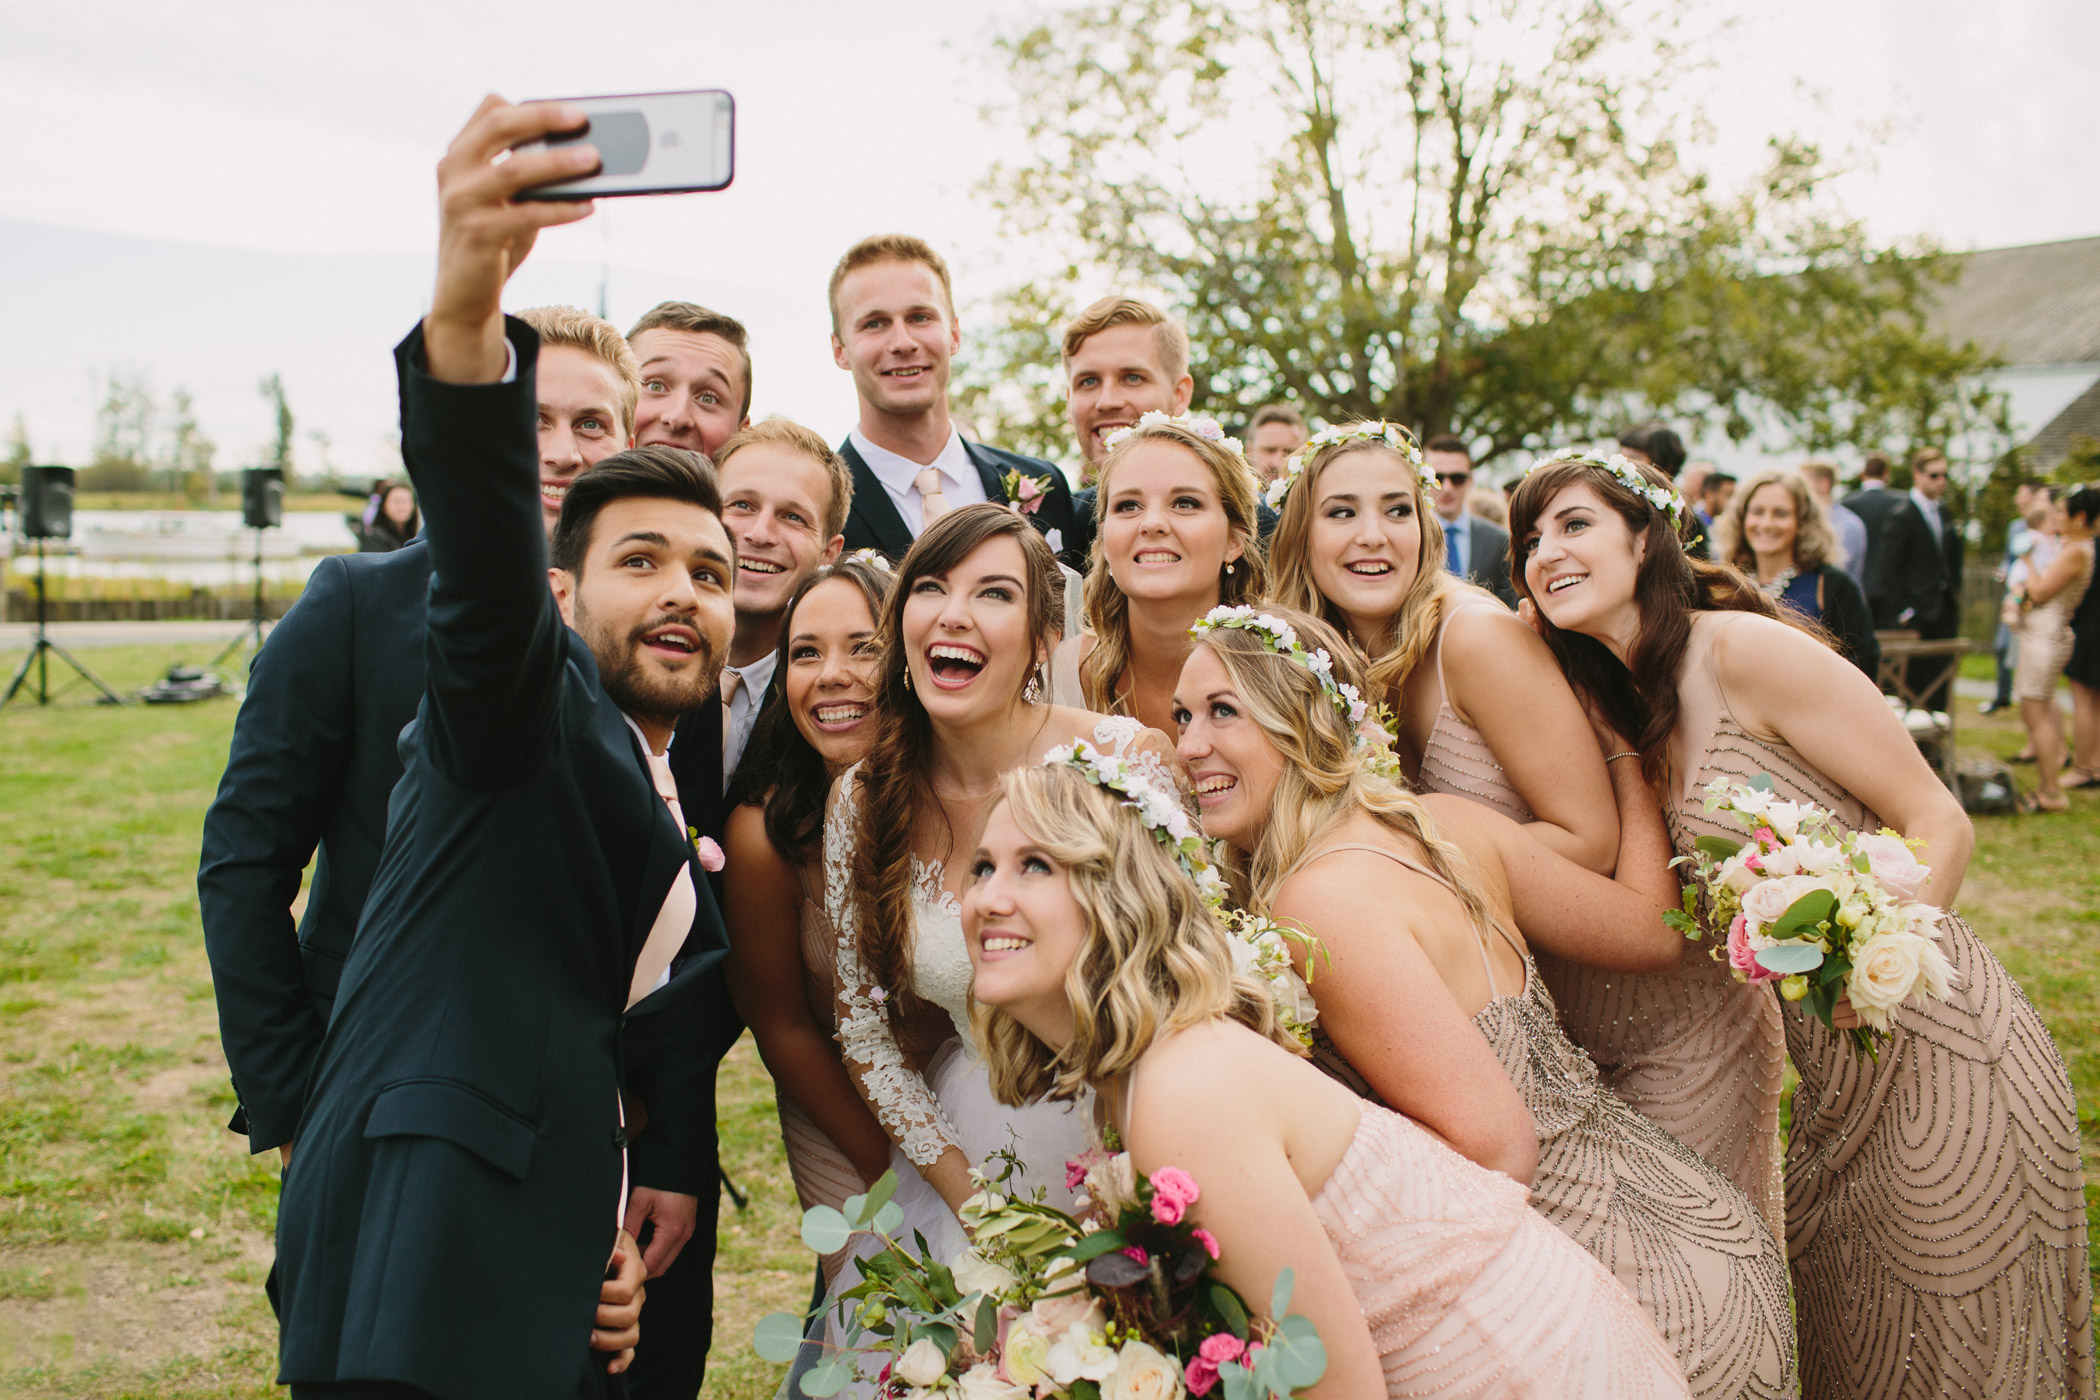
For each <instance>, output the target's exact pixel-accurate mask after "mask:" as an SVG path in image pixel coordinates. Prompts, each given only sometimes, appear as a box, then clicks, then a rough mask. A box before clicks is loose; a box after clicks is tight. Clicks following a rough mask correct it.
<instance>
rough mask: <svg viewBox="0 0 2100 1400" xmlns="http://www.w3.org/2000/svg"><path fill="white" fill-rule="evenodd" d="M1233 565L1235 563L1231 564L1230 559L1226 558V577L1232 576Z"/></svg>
mask: <svg viewBox="0 0 2100 1400" xmlns="http://www.w3.org/2000/svg"><path fill="white" fill-rule="evenodd" d="M1235 567H1236V566H1235V565H1234V564H1233V562H1232V561H1231V560H1230V559H1228V560H1226V561H1225V577H1227V578H1231V577H1232V571H1233V569H1234V568H1235Z"/></svg>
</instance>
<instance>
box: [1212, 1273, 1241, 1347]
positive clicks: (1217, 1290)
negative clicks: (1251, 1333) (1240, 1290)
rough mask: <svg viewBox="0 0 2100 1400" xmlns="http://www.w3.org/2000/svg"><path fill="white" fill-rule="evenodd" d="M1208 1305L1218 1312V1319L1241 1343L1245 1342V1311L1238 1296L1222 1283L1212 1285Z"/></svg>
mask: <svg viewBox="0 0 2100 1400" xmlns="http://www.w3.org/2000/svg"><path fill="white" fill-rule="evenodd" d="M1210 1305H1211V1306H1212V1307H1213V1308H1216V1309H1217V1311H1218V1317H1219V1319H1220V1320H1221V1321H1223V1322H1224V1324H1225V1326H1226V1327H1227V1328H1228V1329H1229V1330H1230V1331H1231V1333H1232V1335H1233V1336H1235V1337H1238V1338H1239V1339H1240V1340H1241V1341H1243V1342H1244V1341H1246V1340H1247V1309H1246V1308H1245V1307H1244V1306H1243V1305H1242V1304H1241V1303H1240V1295H1239V1294H1237V1293H1235V1292H1233V1291H1232V1290H1231V1289H1229V1288H1227V1287H1226V1286H1225V1285H1224V1284H1222V1283H1214V1284H1212V1285H1211V1289H1210Z"/></svg>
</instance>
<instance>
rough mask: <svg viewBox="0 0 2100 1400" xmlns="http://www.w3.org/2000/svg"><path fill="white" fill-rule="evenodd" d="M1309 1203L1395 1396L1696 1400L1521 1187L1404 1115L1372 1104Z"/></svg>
mask: <svg viewBox="0 0 2100 1400" xmlns="http://www.w3.org/2000/svg"><path fill="white" fill-rule="evenodd" d="M1312 1204H1313V1211H1314V1213H1315V1214H1316V1215H1318V1216H1319V1219H1320V1224H1321V1226H1322V1227H1323V1228H1324V1229H1325V1231H1326V1233H1327V1239H1328V1242H1329V1243H1331V1244H1332V1245H1333V1246H1334V1252H1335V1256H1336V1257H1337V1258H1338V1259H1339V1260H1340V1261H1341V1265H1342V1271H1343V1273H1344V1274H1346V1275H1347V1277H1348V1279H1349V1286H1350V1288H1351V1289H1352V1290H1353V1291H1354V1292H1355V1294H1356V1300H1357V1303H1358V1305H1359V1306H1360V1307H1361V1308H1362V1309H1363V1315H1364V1321H1365V1322H1367V1323H1369V1324H1370V1328H1371V1339H1372V1341H1373V1342H1374V1343H1375V1344H1376V1345H1377V1347H1378V1355H1379V1360H1380V1361H1381V1363H1382V1364H1383V1366H1384V1369H1385V1386H1386V1394H1387V1395H1388V1396H1391V1397H1393V1400H1399V1397H1401V1396H1410V1397H1439V1398H1441V1397H1449V1400H1459V1397H1487V1396H1494V1397H1509V1400H1548V1398H1549V1397H1551V1400H1640V1397H1648V1396H1658V1397H1659V1396H1683V1395H1684V1394H1685V1393H1686V1391H1685V1384H1684V1377H1683V1376H1682V1375H1680V1374H1679V1373H1678V1369H1677V1363H1676V1361H1675V1359H1674V1358H1672V1357H1671V1355H1670V1351H1669V1348H1668V1347H1667V1346H1665V1345H1664V1344H1663V1340H1662V1337H1661V1336H1660V1334H1658V1333H1657V1332H1656V1330H1655V1327H1654V1325H1653V1324H1652V1323H1650V1322H1649V1320H1648V1317H1647V1314H1646V1313H1644V1312H1643V1311H1642V1310H1641V1308H1640V1306H1639V1305H1638V1304H1636V1303H1635V1302H1634V1301H1633V1299H1632V1297H1631V1296H1629V1295H1628V1294H1627V1292H1626V1291H1625V1290H1624V1289H1623V1288H1621V1287H1619V1285H1618V1284H1617V1283H1616V1282H1615V1281H1614V1280H1613V1279H1612V1276H1611V1275H1610V1274H1609V1273H1607V1272H1606V1271H1605V1269H1604V1266H1603V1265H1601V1264H1599V1263H1598V1262H1597V1261H1596V1260H1595V1259H1592V1258H1591V1257H1590V1256H1589V1255H1587V1254H1585V1253H1583V1252H1582V1251H1581V1250H1580V1249H1577V1248H1574V1247H1573V1246H1572V1245H1570V1244H1569V1242H1568V1240H1567V1238H1566V1236H1564V1235H1562V1234H1561V1233H1560V1232H1559V1231H1557V1230H1555V1229H1554V1228H1553V1227H1552V1226H1550V1225H1548V1224H1547V1223H1546V1222H1545V1221H1543V1220H1541V1219H1540V1218H1539V1216H1538V1214H1537V1213H1536V1212H1534V1211H1532V1210H1531V1209H1530V1208H1529V1207H1528V1206H1527V1205H1526V1204H1525V1196H1524V1188H1523V1187H1521V1186H1519V1185H1517V1183H1516V1182H1514V1181H1511V1180H1510V1179H1509V1178H1508V1177H1506V1176H1503V1175H1502V1174H1501V1173H1500V1172H1492V1171H1489V1170H1487V1169H1486V1168H1485V1167H1480V1166H1476V1165H1475V1164H1473V1163H1472V1162H1469V1161H1467V1160H1466V1159H1465V1158H1463V1157H1461V1156H1459V1155H1458V1153H1456V1152H1454V1151H1452V1150H1451V1149H1450V1148H1449V1147H1446V1146H1445V1145H1444V1144H1443V1143H1442V1142H1439V1141H1438V1140H1437V1139H1435V1138H1433V1137H1431V1136H1430V1135H1429V1134H1428V1133H1426V1132H1424V1131H1423V1130H1422V1129H1421V1128H1419V1127H1417V1126H1416V1125H1415V1124H1414V1123H1412V1122H1410V1121H1408V1120H1407V1119H1406V1118H1403V1117H1401V1116H1400V1115H1399V1114H1397V1113H1394V1112H1391V1111H1390V1110H1388V1109H1384V1108H1380V1107H1378V1106H1377V1105H1376V1104H1368V1103H1367V1104H1365V1105H1364V1106H1363V1116H1362V1117H1361V1118H1360V1119H1359V1120H1358V1122H1357V1127H1356V1136H1355V1138H1354V1139H1353V1140H1351V1142H1350V1144H1349V1150H1348V1151H1347V1152H1346V1153H1344V1154H1343V1156H1342V1160H1341V1161H1340V1162H1339V1163H1338V1164H1337V1165H1336V1166H1335V1169H1334V1172H1333V1174H1332V1175H1330V1176H1329V1177H1328V1178H1327V1181H1326V1184H1325V1185H1323V1186H1322V1187H1321V1188H1320V1190H1319V1193H1318V1194H1317V1195H1315V1196H1314V1197H1313V1202H1312Z"/></svg>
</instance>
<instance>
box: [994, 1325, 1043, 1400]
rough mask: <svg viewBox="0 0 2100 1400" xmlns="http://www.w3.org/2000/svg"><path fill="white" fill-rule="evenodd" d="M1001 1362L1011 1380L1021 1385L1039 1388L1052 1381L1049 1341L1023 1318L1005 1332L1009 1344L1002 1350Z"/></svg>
mask: <svg viewBox="0 0 2100 1400" xmlns="http://www.w3.org/2000/svg"><path fill="white" fill-rule="evenodd" d="M999 1359H1000V1360H1001V1361H1002V1362H1003V1363H1004V1364H1005V1366H1006V1374H1007V1377H1008V1378H1009V1379H1010V1380H1013V1381H1015V1382H1017V1383H1018V1384H1021V1385H1038V1384H1041V1383H1042V1382H1043V1381H1047V1380H1049V1379H1050V1338H1049V1337H1048V1336H1047V1335H1045V1334H1044V1332H1043V1329H1042V1328H1041V1327H1038V1326H1037V1325H1036V1324H1035V1323H1034V1322H1032V1321H1031V1320H1029V1319H1028V1318H1025V1317H1024V1318H1022V1319H1021V1320H1020V1321H1018V1322H1016V1323H1015V1324H1014V1325H1013V1326H1011V1327H1009V1328H1007V1329H1006V1341H1005V1343H1004V1344H1003V1345H1002V1346H1001V1347H1000V1349H999Z"/></svg>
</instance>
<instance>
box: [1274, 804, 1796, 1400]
mask: <svg viewBox="0 0 2100 1400" xmlns="http://www.w3.org/2000/svg"><path fill="white" fill-rule="evenodd" d="M1346 850H1361V851H1370V852H1372V853H1374V854H1376V855H1382V856H1385V857H1387V858H1388V859H1390V860H1393V861H1396V862H1398V863H1399V864H1401V865H1403V866H1406V867H1407V868H1408V869H1410V870H1412V871H1414V872H1415V873H1416V874H1418V875H1422V876H1425V877H1427V878H1428V879H1431V880H1435V881H1436V882H1437V883H1438V884H1442V885H1445V886H1446V887H1447V888H1448V887H1449V885H1448V882H1447V881H1445V880H1444V879H1443V877H1442V876H1440V875H1438V874H1437V873H1436V872H1435V871H1433V870H1430V869H1428V868H1427V867H1425V866H1422V865H1419V864H1417V863H1416V862H1414V861H1411V860H1408V859H1406V858H1405V857H1403V856H1401V855H1400V854H1399V853H1398V852H1396V851H1389V850H1387V849H1385V848H1384V847H1382V846H1372V845H1356V844H1346V845H1338V846H1329V847H1327V848H1326V849H1325V850H1323V851H1322V852H1321V854H1322V855H1324V854H1326V853H1327V851H1346ZM1496 932H1497V933H1498V934H1500V936H1501V937H1502V938H1503V939H1504V940H1505V941H1507V942H1509V944H1510V947H1511V950H1512V951H1514V952H1516V953H1517V954H1518V955H1519V956H1520V957H1523V959H1524V966H1525V979H1524V987H1523V990H1522V991H1521V992H1518V993H1516V994H1513V995H1509V996H1504V995H1502V994H1501V993H1500V991H1499V990H1498V989H1497V988H1496V986H1495V971H1494V967H1493V965H1492V964H1491V963H1490V962H1489V960H1488V957H1487V949H1486V948H1485V946H1483V947H1482V949H1481V965H1482V967H1483V968H1485V969H1486V971H1487V978H1488V991H1489V997H1490V999H1489V1001H1488V1004H1487V1005H1486V1006H1484V1007H1482V1008H1481V1009H1480V1013H1479V1014H1478V1015H1476V1016H1475V1017H1474V1018H1473V1024H1474V1025H1475V1026H1476V1027H1478V1028H1479V1030H1480V1034H1481V1035H1482V1037H1483V1038H1485V1039H1486V1041H1487V1042H1488V1044H1489V1046H1491V1047H1492V1048H1493V1049H1494V1052H1495V1058H1496V1059H1497V1060H1499V1061H1500V1062H1501V1064H1502V1067H1503V1069H1504V1070H1505V1071H1506V1072H1507V1073H1508V1075H1509V1078H1510V1082H1511V1083H1513V1084H1514V1085H1516V1087H1517V1092H1518V1093H1519V1094H1521V1095H1523V1098H1524V1106H1525V1107H1526V1108H1527V1109H1529V1110H1530V1112H1531V1121H1532V1126H1533V1127H1534V1129H1535V1130H1536V1131H1537V1133H1538V1139H1539V1165H1538V1172H1537V1174H1536V1175H1535V1176H1534V1177H1533V1178H1532V1185H1531V1203H1532V1205H1533V1206H1535V1207H1536V1208H1537V1209H1538V1212H1539V1214H1541V1215H1543V1216H1544V1217H1545V1218H1546V1219H1547V1220H1549V1221H1551V1222H1552V1223H1553V1224H1554V1225H1556V1226H1558V1227H1559V1228H1560V1229H1561V1231H1562V1232H1563V1233H1565V1234H1566V1235H1568V1237H1569V1238H1571V1239H1573V1240H1574V1241H1575V1242H1576V1243H1577V1244H1579V1245H1581V1246H1582V1247H1583V1248H1584V1249H1586V1250H1588V1251H1589V1252H1590V1253H1591V1254H1592V1255H1594V1256H1595V1257H1596V1258H1597V1260H1598V1262H1600V1263H1602V1264H1603V1265H1604V1266H1605V1267H1606V1268H1607V1269H1610V1270H1611V1272H1612V1274H1613V1276H1614V1277H1616V1278H1617V1279H1618V1280H1619V1282H1620V1283H1621V1284H1622V1285H1624V1287H1625V1289H1626V1291H1627V1292H1628V1293H1629V1294H1631V1295H1632V1296H1633V1297H1635V1298H1637V1299H1638V1300H1639V1301H1640V1304H1641V1306H1642V1307H1643V1308H1645V1309H1646V1310H1647V1312H1648V1315H1649V1317H1650V1318H1652V1319H1653V1320H1654V1322H1655V1325H1656V1326H1657V1328H1659V1329H1660V1330H1661V1332H1662V1335H1663V1340H1664V1341H1665V1342H1666V1343H1668V1344H1669V1346H1670V1349H1671V1350H1672V1352H1674V1353H1675V1355H1676V1358H1677V1364H1678V1366H1679V1368H1680V1369H1681V1370H1682V1371H1683V1372H1684V1375H1685V1378H1686V1380H1687V1381H1688V1382H1689V1383H1690V1386H1691V1393H1692V1394H1693V1395H1694V1396H1701V1397H1709V1396H1710V1397H1713V1398H1714V1400H1721V1397H1724V1396H1730V1397H1732V1396H1755V1397H1774V1398H1776V1397H1785V1396H1792V1395H1796V1394H1798V1393H1799V1390H1798V1387H1797V1378H1796V1374H1795V1364H1794V1322H1793V1316H1792V1312H1791V1308H1790V1305H1789V1303H1788V1299H1787V1277H1786V1258H1785V1256H1784V1255H1783V1254H1782V1253H1781V1252H1780V1248H1779V1243H1778V1241H1777V1240H1775V1239H1774V1238H1773V1237H1772V1233H1771V1231H1770V1230H1768V1229H1767V1228H1766V1227H1765V1224H1764V1221H1763V1220H1762V1219H1761V1218H1760V1217H1759V1216H1758V1214H1757V1211H1756V1209H1755V1207H1753V1206H1752V1205H1751V1204H1750V1201H1749V1199H1748V1198H1747V1197H1745V1196H1744V1195H1743V1193H1742V1192H1741V1191H1740V1190H1738V1189H1737V1188H1736V1187H1735V1185H1734V1183H1732V1182H1730V1181H1729V1180H1728V1179H1727V1177H1725V1176H1723V1175H1722V1174H1721V1173H1720V1172H1718V1171H1716V1170H1715V1169H1714V1168H1713V1167H1711V1166H1709V1165H1708V1164H1707V1163H1706V1162H1705V1161H1703V1160H1702V1159H1701V1158H1700V1157H1699V1155H1698V1154H1697V1153H1695V1152H1693V1151H1692V1150H1691V1149H1690V1148H1688V1147H1686V1146H1685V1145H1684V1144H1683V1143H1681V1142H1679V1141H1677V1139H1675V1138H1673V1137H1671V1136H1670V1135H1669V1134H1668V1133H1665V1132H1663V1131H1662V1130H1661V1129H1660V1128H1658V1127H1656V1126H1655V1125H1654V1124H1653V1123H1650V1122H1649V1121H1648V1120H1647V1119H1645V1118H1643V1117H1641V1116H1640V1114H1638V1113H1636V1112H1634V1111H1633V1110H1632V1109H1631V1108H1629V1107H1627V1105H1626V1104H1625V1102H1624V1101H1623V1100H1621V1099H1619V1098H1618V1097H1616V1096H1615V1095H1613V1094H1612V1093H1611V1092H1610V1091H1609V1090H1608V1089H1606V1088H1605V1087H1604V1085H1603V1084H1602V1083H1601V1082H1600V1081H1599V1080H1598V1078H1597V1069H1596V1066H1595V1065H1592V1064H1591V1063H1590V1059H1589V1056H1587V1055H1585V1054H1583V1053H1582V1051H1581V1050H1579V1049H1577V1048H1576V1047H1575V1046H1574V1045H1573V1044H1572V1043H1571V1042H1570V1041H1569V1040H1568V1037H1567V1036H1566V1035H1565V1034H1564V1033H1563V1032H1562V1031H1561V1028H1560V1022H1559V1021H1558V1020H1557V1019H1556V1018H1555V1016H1554V1012H1553V998H1552V996H1551V995H1550V994H1549V993H1548V992H1547V991H1546V989H1545V987H1544V986H1542V985H1541V984H1540V982H1539V979H1538V973H1537V969H1536V968H1535V967H1534V966H1533V965H1532V963H1531V959H1530V958H1529V957H1528V956H1525V954H1524V950H1523V949H1522V948H1520V947H1518V946H1517V944H1516V942H1515V940H1514V939H1510V938H1509V935H1508V934H1507V933H1506V932H1503V931H1502V930H1501V929H1499V928H1498V929H1497V930H1496ZM1313 1055H1314V1062H1315V1063H1317V1064H1318V1065H1319V1066H1320V1067H1321V1068H1322V1069H1324V1070H1326V1071H1327V1072H1328V1073H1329V1074H1331V1075H1333V1076H1334V1077H1335V1078H1336V1079H1338V1080H1340V1081H1341V1082H1342V1083H1343V1084H1345V1085H1347V1086H1348V1087H1349V1088H1350V1089H1353V1090H1354V1091H1355V1092H1356V1093H1357V1094H1359V1095H1361V1096H1363V1097H1365V1098H1367V1099H1370V1100H1372V1101H1373V1102H1378V1097H1377V1094H1376V1092H1375V1091H1374V1090H1373V1089H1372V1088H1371V1086H1370V1084H1369V1083H1368V1082H1366V1081H1365V1080H1364V1078H1363V1077H1362V1076H1361V1075H1360V1074H1358V1073H1357V1072H1356V1071H1355V1069H1354V1068H1353V1067H1351V1066H1350V1065H1349V1063H1348V1062H1347V1061H1346V1060H1344V1059H1343V1058H1342V1056H1341V1054H1340V1052H1339V1051H1338V1050H1337V1049H1336V1048H1335V1046H1334V1043H1333V1042H1332V1041H1330V1040H1328V1039H1327V1038H1326V1036H1325V1035H1324V1034H1323V1033H1322V1032H1321V1031H1320V1030H1319V1029H1318V1027H1317V1026H1315V1028H1314V1051H1313Z"/></svg>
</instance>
